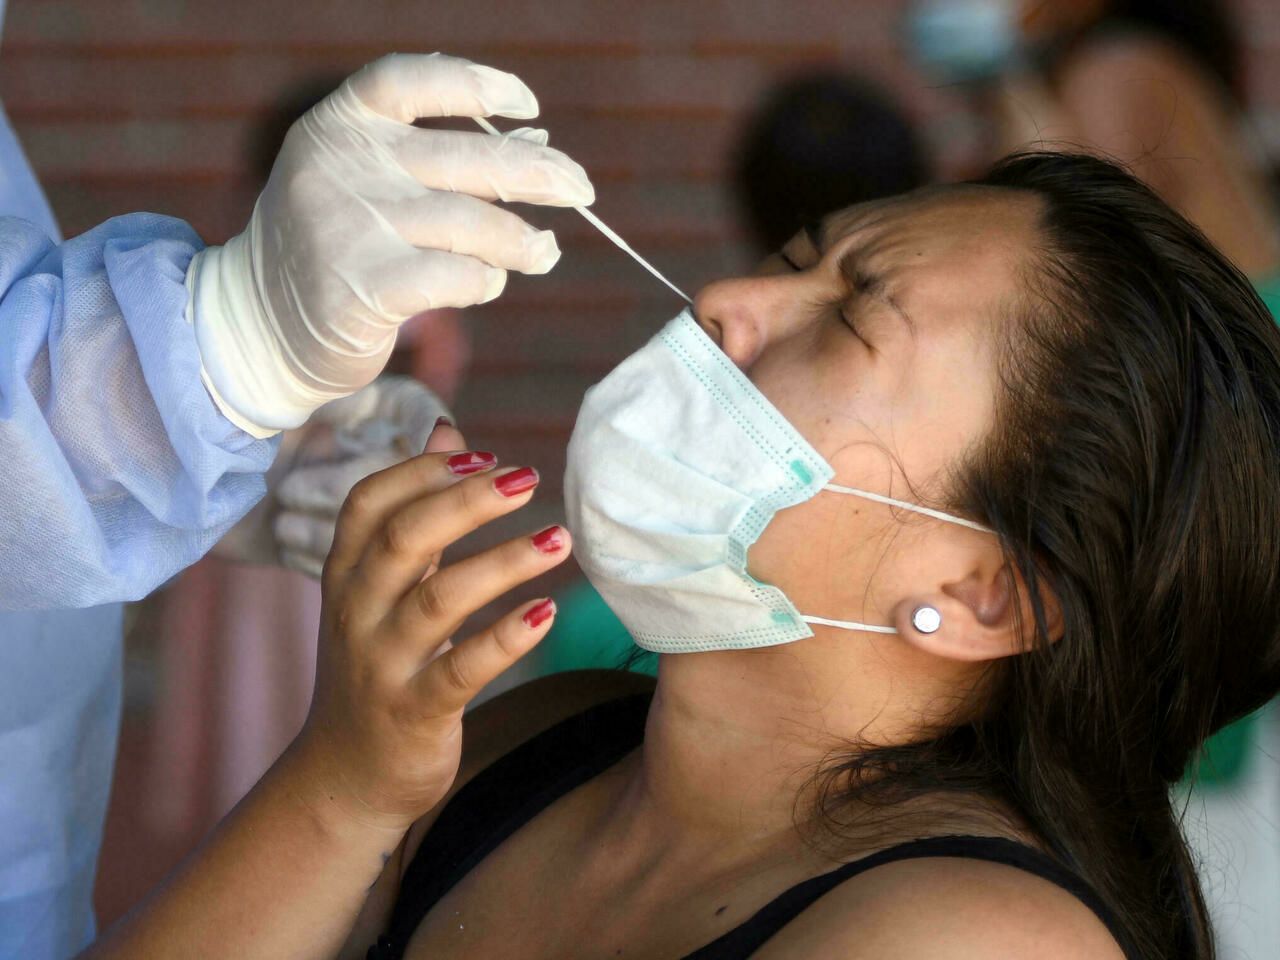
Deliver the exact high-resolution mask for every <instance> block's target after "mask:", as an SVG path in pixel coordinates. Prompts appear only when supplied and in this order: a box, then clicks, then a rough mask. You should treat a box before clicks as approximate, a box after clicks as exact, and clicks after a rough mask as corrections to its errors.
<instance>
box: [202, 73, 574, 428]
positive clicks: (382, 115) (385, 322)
mask: <svg viewBox="0 0 1280 960" xmlns="http://www.w3.org/2000/svg"><path fill="white" fill-rule="evenodd" d="M537 113H538V103H537V100H536V99H535V98H534V96H533V93H532V92H531V91H530V90H529V88H528V87H526V86H525V85H524V84H523V83H521V82H520V80H518V79H517V78H516V77H514V76H512V75H511V74H509V73H502V72H501V71H498V70H494V69H492V68H490V67H483V66H478V65H476V64H474V63H470V62H468V61H466V60H459V59H457V58H454V57H446V56H444V55H442V54H438V53H437V54H429V55H421V54H392V55H390V56H386V57H383V58H382V59H381V60H378V61H376V62H374V63H372V64H370V65H368V66H367V67H365V68H364V69H362V70H360V71H359V72H358V73H355V74H353V75H352V76H351V77H349V78H348V79H347V80H346V81H345V82H344V83H343V84H342V86H341V87H339V88H338V89H337V90H336V91H335V92H334V93H332V94H330V95H329V96H328V97H326V98H325V99H324V100H322V101H321V102H320V103H319V104H317V105H316V106H315V107H314V108H313V109H312V110H310V111H309V112H308V113H307V114H305V115H304V116H303V117H302V118H301V119H300V120H298V122H297V123H295V124H294V125H293V127H292V128H291V129H290V130H289V134H288V136H287V137H286V138H285V142H284V146H283V147H282V148H281V150H280V155H279V156H278V157H277V158H276V162H275V166H274V167H273V168H272V171H271V177H270V179H269V180H268V181H267V185H266V187H265V189H264V190H263V191H262V195H261V196H260V197H259V198H258V202H257V205H256V206H255V207H254V211H253V216H252V217H251V218H250V220H249V225H248V227H247V228H246V229H245V231H244V232H243V233H241V234H240V235H239V236H237V237H234V238H233V239H231V240H229V241H228V242H227V243H226V245H224V246H222V247H209V248H207V249H206V250H204V251H202V252H201V253H199V254H198V255H197V256H196V257H195V259H193V260H192V262H191V267H190V269H189V270H188V272H187V286H188V290H189V291H190V296H191V299H190V303H189V305H188V318H189V319H190V320H191V322H193V323H194V325H195V333H196V339H197V342H198V344H199V348H200V357H201V364H202V374H203V379H204V383H205V385H206V386H207V387H208V389H209V392H210V393H211V394H212V395H213V398H214V400H215V401H216V402H217V403H218V406H219V407H220V408H221V410H222V412H223V413H224V414H226V416H227V417H228V418H229V419H230V420H231V421H232V422H234V423H235V424H236V425H238V426H240V427H241V428H243V429H244V430H247V431H248V432H249V433H251V434H253V435H254V436H257V437H264V436H269V435H271V434H272V433H275V432H277V431H279V430H282V429H285V428H289V427H296V426H299V425H300V424H301V423H303V421H305V420H306V418H307V416H308V415H309V414H310V412H311V411H312V410H314V409H315V408H316V407H318V406H320V405H321V404H323V403H326V402H328V401H330V400H334V399H336V398H338V397H343V396H347V395H348V394H351V393H354V392H355V391H356V390H358V389H359V388H360V387H362V386H364V385H365V384H367V383H369V382H370V381H371V380H373V378H374V377H375V376H377V374H378V372H379V371H380V370H381V369H382V367H383V364H384V363H385V362H386V359H387V356H388V354H389V353H390V352H391V348H392V344H393V343H394V341H395V335H396V328H397V327H398V326H399V325H400V323H402V322H403V321H404V320H407V319H408V318H409V317H411V316H413V315H415V314H418V313H421V312H423V311H424V310H429V309H433V308H436V307H463V306H468V305H471V304H475V303H484V302H486V301H489V300H492V299H493V298H494V297H496V296H497V295H498V294H499V293H501V292H502V289H503V286H504V285H505V283H506V276H507V275H506V271H507V270H518V271H520V272H522V273H545V272H546V271H548V270H550V269H551V267H552V266H553V265H554V264H555V262H556V261H557V260H558V259H559V256H560V251H559V248H558V247H557V246H556V241H555V237H554V236H553V235H552V234H551V232H550V231H540V230H535V229H534V228H533V227H531V226H529V225H528V224H527V223H525V222H524V221H523V220H521V219H520V218H519V217H517V216H516V215H515V214H514V213H511V212H510V211H507V210H504V209H502V208H500V207H497V206H494V205H493V204H492V203H491V202H489V201H492V200H506V201H512V200H514V201H522V202H526V203H538V204H547V205H551V206H561V207H569V206H577V205H583V204H590V203H592V202H593V201H594V199H595V191H594V190H593V189H592V186H591V183H590V181H589V180H588V179H587V175H586V173H585V171H584V170H583V169H582V167H580V166H579V165H578V164H576V163H574V162H573V161H572V160H570V159H569V158H568V157H567V156H565V155H564V154H563V153H560V152H559V151H556V150H552V149H550V148H549V147H547V146H546V145H545V144H546V134H545V133H544V132H543V131H540V130H517V131H513V132H512V133H508V134H506V135H503V136H491V135H489V134H484V133H480V132H478V131H477V132H474V133H473V132H470V131H465V132H464V131H452V130H425V129H421V128H418V127H414V126H412V122H413V121H414V120H415V119H416V118H419V117H442V116H458V117H472V116H494V115H496V116H504V117H517V118H526V117H534V116H537Z"/></svg>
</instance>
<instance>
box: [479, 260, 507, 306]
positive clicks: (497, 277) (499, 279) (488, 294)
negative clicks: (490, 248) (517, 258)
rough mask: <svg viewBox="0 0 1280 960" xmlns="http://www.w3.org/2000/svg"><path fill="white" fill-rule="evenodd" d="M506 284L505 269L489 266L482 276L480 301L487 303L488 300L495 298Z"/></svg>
mask: <svg viewBox="0 0 1280 960" xmlns="http://www.w3.org/2000/svg"><path fill="white" fill-rule="evenodd" d="M506 286H507V271H505V270H499V269H498V268H497V267H491V268H490V269H489V272H488V273H487V274H486V275H485V278H484V293H483V294H482V295H481V300H480V302H481V303H488V302H489V301H490V300H496V299H497V298H498V296H499V294H501V293H502V291H503V290H504V289H506Z"/></svg>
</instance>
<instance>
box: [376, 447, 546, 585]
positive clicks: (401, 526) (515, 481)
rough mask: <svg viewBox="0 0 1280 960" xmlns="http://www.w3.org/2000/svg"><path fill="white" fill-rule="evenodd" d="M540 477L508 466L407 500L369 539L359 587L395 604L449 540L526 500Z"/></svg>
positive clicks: (474, 528) (468, 531)
mask: <svg viewBox="0 0 1280 960" xmlns="http://www.w3.org/2000/svg"><path fill="white" fill-rule="evenodd" d="M462 456H466V454H463V455H462ZM459 466H460V467H462V468H464V469H469V468H470V465H469V464H467V463H463V462H459ZM538 479H539V478H538V472H537V471H536V470H534V469H533V468H531V467H520V468H508V469H505V470H502V471H499V472H496V473H485V474H484V475H482V476H475V477H471V478H470V479H466V480H463V481H461V482H460V483H455V484H453V485H452V486H450V487H449V488H448V489H446V490H442V491H440V492H439V493H436V494H434V495H432V496H425V497H420V498H418V499H416V500H413V501H411V502H408V503H406V504H404V506H402V507H401V508H400V509H399V510H397V511H395V512H394V513H392V514H391V515H389V516H388V517H387V519H386V522H385V523H383V525H382V529H381V530H379V531H378V533H377V534H376V535H374V536H373V537H371V538H370V541H369V545H368V547H367V548H366V549H365V552H364V555H363V556H362V557H361V558H360V562H359V570H358V572H357V575H358V576H359V583H358V585H357V589H360V590H362V591H364V592H365V593H366V594H367V596H368V600H369V603H370V604H371V605H384V606H386V607H391V606H393V605H394V604H396V603H397V602H398V601H399V600H400V599H401V598H402V597H403V596H404V595H405V593H406V592H407V591H408V590H409V589H410V588H411V587H413V586H414V585H415V584H417V583H418V582H419V581H420V580H421V579H422V577H423V575H424V574H425V573H426V570H427V567H429V566H430V565H431V563H432V561H433V559H434V558H438V557H439V555H440V554H441V553H443V552H444V550H445V549H446V548H447V547H448V546H449V545H450V544H452V543H455V542H456V541H458V540H460V539H462V538H463V537H465V536H466V535H467V534H469V533H471V532H472V531H474V530H476V529H478V528H480V527H482V526H484V525H485V524H486V523H489V522H490V521H492V520H496V519H497V518H498V517H501V516H505V515H506V514H508V513H513V512H514V511H516V510H519V509H520V508H521V507H523V506H524V505H525V504H527V503H528V502H529V501H530V500H531V499H532V498H533V491H534V489H535V488H536V487H537V484H538Z"/></svg>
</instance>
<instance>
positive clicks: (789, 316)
mask: <svg viewBox="0 0 1280 960" xmlns="http://www.w3.org/2000/svg"><path fill="white" fill-rule="evenodd" d="M801 282H803V280H802V278H801V277H798V276H797V277H790V276H754V277H735V278H732V279H728V280H717V281H716V282H714V283H709V284H707V285H706V286H705V287H703V288H702V289H701V290H699V291H698V294H697V296H695V297H694V298H693V315H694V317H696V318H697V321H698V324H699V325H700V326H701V327H702V329H703V330H704V331H706V334H707V336H709V337H711V339H712V340H714V341H715V342H716V343H717V344H718V345H719V347H720V349H721V350H723V351H724V352H725V354H726V355H727V356H728V357H729V359H730V360H732V361H733V362H734V363H735V364H736V365H737V366H738V368H739V369H741V370H748V369H750V368H751V366H752V365H753V364H754V363H755V362H756V360H758V359H759V357H760V355H761V354H762V353H764V351H765V350H766V349H767V348H768V346H769V344H770V343H772V342H776V341H777V340H779V339H781V338H783V337H785V336H788V335H789V334H790V333H792V332H793V331H794V330H795V328H796V327H797V326H798V325H800V324H801V323H803V322H804V320H803V315H804V314H805V313H806V311H804V310H803V309H802V305H803V303H804V293H803V291H801V290H799V289H798V286H799V283H801Z"/></svg>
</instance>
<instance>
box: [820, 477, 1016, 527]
mask: <svg viewBox="0 0 1280 960" xmlns="http://www.w3.org/2000/svg"><path fill="white" fill-rule="evenodd" d="M822 489H823V490H830V491H832V492H833V493H847V494H849V495H850V496H854V497H862V499H864V500H871V501H874V502H875V503H883V504H885V505H886V506H890V507H897V508H898V509H899V510H910V511H911V512H912V513H920V514H923V515H924V516H926V517H933V519H935V520H941V521H943V522H944V523H954V524H956V525H957V526H961V527H968V528H969V529H970V530H977V531H978V532H979V533H989V534H992V535H993V536H994V535H995V531H994V530H992V529H991V528H990V527H984V526H983V525H982V524H980V523H974V522H973V521H972V520H966V519H965V518H964V517H953V516H952V515H951V514H949V513H943V512H942V511H941V510H931V509H930V508H929V507H922V506H920V505H919V504H918V503H907V502H906V501H905V500H895V499H894V498H893V497H886V496H883V495H881V494H879V493H871V492H870V491H869V490H859V489H857V488H856V487H842V486H840V485H839V484H837V483H828V484H827V485H826V486H824V487H823V488H822Z"/></svg>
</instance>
